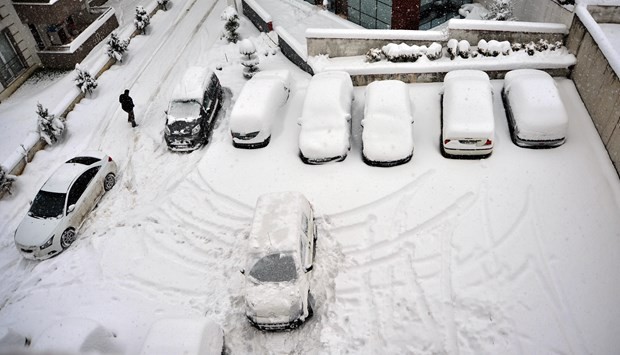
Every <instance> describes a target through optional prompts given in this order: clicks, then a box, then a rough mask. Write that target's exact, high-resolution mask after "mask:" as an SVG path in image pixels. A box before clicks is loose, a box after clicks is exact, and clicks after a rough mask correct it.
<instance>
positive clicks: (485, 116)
mask: <svg viewBox="0 0 620 355" xmlns="http://www.w3.org/2000/svg"><path fill="white" fill-rule="evenodd" d="M442 105H443V112H444V113H443V120H444V124H443V127H444V128H443V133H444V137H445V138H451V137H454V138H478V137H492V136H493V132H494V130H495V124H494V122H495V119H494V116H493V94H492V87H491V82H490V80H489V76H488V75H487V73H485V72H483V71H480V70H454V71H451V72H449V73H448V74H446V76H445V78H444V82H443V103H442Z"/></svg>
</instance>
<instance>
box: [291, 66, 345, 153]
mask: <svg viewBox="0 0 620 355" xmlns="http://www.w3.org/2000/svg"><path fill="white" fill-rule="evenodd" d="M352 101H353V83H352V82H351V77H350V76H349V74H348V73H346V72H343V71H329V72H322V73H318V74H316V75H314V76H313V77H312V79H311V80H310V84H309V85H308V90H307V92H306V98H305V99H304V104H303V108H302V113H301V117H300V118H299V121H298V123H299V125H300V126H301V129H300V131H299V157H300V158H301V160H302V161H303V162H304V163H306V164H321V163H326V162H329V161H334V160H335V161H342V160H344V159H345V158H346V157H347V153H348V152H349V149H350V148H351V142H350V139H351V103H352Z"/></svg>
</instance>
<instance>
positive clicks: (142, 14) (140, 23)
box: [133, 6, 151, 35]
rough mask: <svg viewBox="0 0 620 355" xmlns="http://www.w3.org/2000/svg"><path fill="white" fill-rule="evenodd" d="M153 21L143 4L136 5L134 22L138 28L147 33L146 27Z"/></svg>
mask: <svg viewBox="0 0 620 355" xmlns="http://www.w3.org/2000/svg"><path fill="white" fill-rule="evenodd" d="M149 23H151V18H150V17H149V14H147V13H146V10H145V9H144V7H142V6H136V18H135V19H134V20H133V24H134V25H135V26H136V30H138V31H140V33H142V34H143V35H144V34H146V27H147V26H148V25H149Z"/></svg>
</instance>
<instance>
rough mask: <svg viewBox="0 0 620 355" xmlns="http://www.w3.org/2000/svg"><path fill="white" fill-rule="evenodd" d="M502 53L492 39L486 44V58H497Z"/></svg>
mask: <svg viewBox="0 0 620 355" xmlns="http://www.w3.org/2000/svg"><path fill="white" fill-rule="evenodd" d="M501 52H502V48H501V46H500V45H499V42H498V41H496V40H494V39H492V40H490V41H489V42H488V54H487V55H488V56H490V57H497V56H498V55H499V54H500V53H501Z"/></svg>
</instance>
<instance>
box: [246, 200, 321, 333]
mask: <svg viewBox="0 0 620 355" xmlns="http://www.w3.org/2000/svg"><path fill="white" fill-rule="evenodd" d="M316 239H317V229H316V224H315V220H314V212H313V210H312V205H311V204H310V203H309V202H308V200H307V199H306V198H305V197H304V196H303V195H302V194H301V193H298V192H278V193H270V194H266V195H262V196H260V197H259V198H258V201H257V202H256V209H255V210H254V219H253V222H252V227H251V230H250V236H249V239H248V253H247V259H246V263H245V268H243V269H242V271H241V272H242V273H243V274H244V275H245V289H244V295H245V303H246V316H247V318H248V320H249V321H250V323H251V324H252V325H254V326H255V327H257V328H259V329H262V330H282V329H291V328H296V327H297V326H299V325H300V324H301V323H303V322H304V321H305V320H306V319H308V318H310V317H311V316H312V314H313V311H312V304H311V296H310V276H309V272H310V271H311V270H312V267H313V265H314V256H315V251H316Z"/></svg>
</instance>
